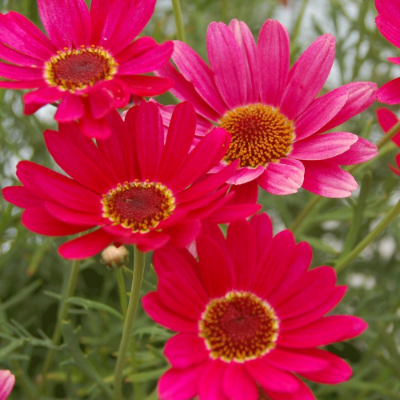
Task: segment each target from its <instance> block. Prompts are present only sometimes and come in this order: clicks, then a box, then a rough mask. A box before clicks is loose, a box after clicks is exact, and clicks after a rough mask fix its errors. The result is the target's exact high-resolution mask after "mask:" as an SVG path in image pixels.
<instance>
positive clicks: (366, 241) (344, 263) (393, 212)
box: [335, 200, 400, 273]
mask: <svg viewBox="0 0 400 400" xmlns="http://www.w3.org/2000/svg"><path fill="white" fill-rule="evenodd" d="M399 213H400V200H399V201H398V202H397V204H396V205H395V206H394V207H393V208H392V209H391V210H390V211H389V212H388V213H387V214H386V216H385V217H384V218H383V219H382V221H381V222H380V223H379V224H378V225H377V226H376V228H375V229H373V230H372V231H371V232H370V233H369V234H368V235H367V236H366V237H365V238H364V239H363V240H362V241H361V242H360V243H359V244H358V245H357V246H356V247H355V249H354V250H353V251H351V252H350V253H349V254H347V255H346V256H345V257H343V258H342V259H341V260H338V262H337V263H336V264H335V269H336V272H337V273H339V272H341V271H342V270H343V269H344V268H345V267H346V266H347V265H348V264H349V263H350V262H351V261H353V260H354V259H355V258H356V257H357V256H358V255H359V254H360V253H361V252H362V251H363V250H364V249H365V248H366V247H367V246H368V245H369V244H370V243H372V242H373V241H374V240H375V239H376V238H377V237H378V236H379V235H380V234H381V233H382V232H383V231H384V230H385V229H386V227H387V226H388V225H389V224H390V223H391V222H392V221H393V219H394V218H396V216H397V214H399Z"/></svg>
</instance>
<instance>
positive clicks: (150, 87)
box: [118, 75, 173, 97]
mask: <svg viewBox="0 0 400 400" xmlns="http://www.w3.org/2000/svg"><path fill="white" fill-rule="evenodd" d="M118 80H120V81H122V82H124V83H125V85H126V86H127V88H128V89H129V91H130V92H131V93H133V94H135V95H136V96H140V97H144V96H157V95H159V94H161V93H164V92H166V91H167V90H168V89H170V88H171V87H172V85H173V82H172V81H171V80H170V79H164V78H159V77H157V76H126V75H124V76H118Z"/></svg>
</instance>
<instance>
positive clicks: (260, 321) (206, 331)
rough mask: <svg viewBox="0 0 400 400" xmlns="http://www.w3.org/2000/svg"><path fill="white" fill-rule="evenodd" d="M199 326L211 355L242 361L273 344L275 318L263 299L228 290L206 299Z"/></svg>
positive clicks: (277, 325)
mask: <svg viewBox="0 0 400 400" xmlns="http://www.w3.org/2000/svg"><path fill="white" fill-rule="evenodd" d="M199 328H200V333H199V335H200V337H202V338H203V339H204V340H205V342H206V346H207V348H208V350H210V355H211V357H212V358H214V359H218V358H219V359H221V360H223V361H226V362H231V361H232V360H233V361H236V362H244V361H246V360H253V359H255V358H258V357H261V356H263V355H265V354H267V353H268V352H269V351H270V350H272V349H273V348H274V347H275V343H276V340H277V338H278V332H279V320H278V318H277V316H276V315H275V311H274V310H273V309H272V307H271V306H270V305H269V304H268V303H267V302H266V301H263V300H261V299H260V298H259V297H257V296H256V295H254V294H253V293H250V292H237V291H232V292H229V293H227V294H226V295H225V297H222V298H217V299H212V300H211V301H210V302H209V303H208V305H207V307H206V310H205V311H204V312H203V314H202V319H201V320H200V322H199Z"/></svg>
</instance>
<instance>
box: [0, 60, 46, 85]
mask: <svg viewBox="0 0 400 400" xmlns="http://www.w3.org/2000/svg"><path fill="white" fill-rule="evenodd" d="M0 76H2V77H3V78H6V79H13V80H20V81H35V80H38V79H40V78H42V77H43V71H42V70H41V69H32V68H26V67H20V66H18V65H12V64H6V63H2V62H0Z"/></svg>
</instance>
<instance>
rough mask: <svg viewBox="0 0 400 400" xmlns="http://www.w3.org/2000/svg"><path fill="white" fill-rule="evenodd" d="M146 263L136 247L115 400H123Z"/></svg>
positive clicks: (119, 352)
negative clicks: (127, 355) (128, 358)
mask: <svg viewBox="0 0 400 400" xmlns="http://www.w3.org/2000/svg"><path fill="white" fill-rule="evenodd" d="M145 261H146V254H145V253H142V252H141V251H140V250H139V249H138V248H137V247H136V246H135V253H134V259H133V279H132V287H131V295H130V299H129V305H128V311H127V313H126V318H125V324H124V330H123V332H122V338H121V343H120V345H119V350H118V358H117V364H116V367H115V374H114V396H113V399H114V400H120V399H121V398H122V378H123V376H122V375H123V368H124V364H125V356H126V352H127V350H128V346H129V342H130V337H131V333H132V326H133V322H134V320H135V314H136V309H137V306H138V303H139V298H140V290H141V288H142V282H143V273H144V267H145Z"/></svg>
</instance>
